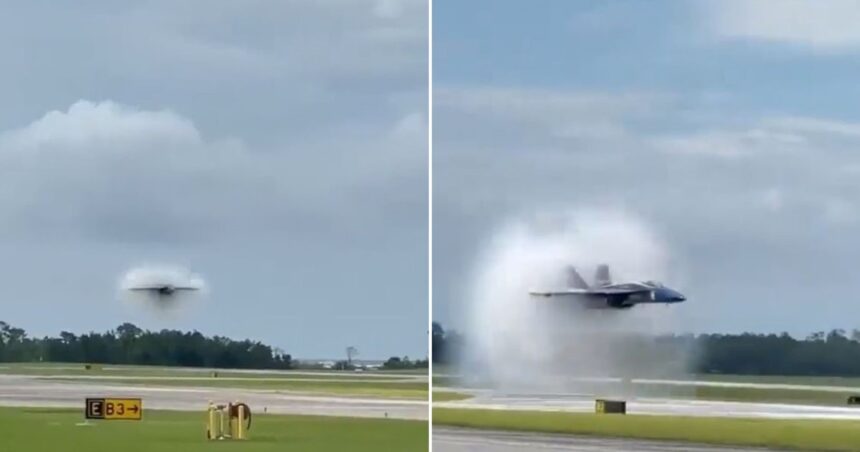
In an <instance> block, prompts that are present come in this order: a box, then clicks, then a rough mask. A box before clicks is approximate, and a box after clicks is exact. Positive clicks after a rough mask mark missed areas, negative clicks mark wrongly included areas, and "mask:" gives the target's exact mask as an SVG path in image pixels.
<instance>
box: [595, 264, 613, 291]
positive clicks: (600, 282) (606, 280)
mask: <svg viewBox="0 0 860 452" xmlns="http://www.w3.org/2000/svg"><path fill="white" fill-rule="evenodd" d="M594 284H595V285H597V286H608V285H610V284H612V277H610V276H609V266H608V265H606V264H601V265H598V266H597V273H596V274H595V275H594Z"/></svg>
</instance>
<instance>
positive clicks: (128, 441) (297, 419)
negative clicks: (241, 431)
mask: <svg viewBox="0 0 860 452" xmlns="http://www.w3.org/2000/svg"><path fill="white" fill-rule="evenodd" d="M82 417H83V415H82V413H81V411H80V410H52V409H26V408H0V426H2V427H0V430H2V432H3V434H2V450H4V451H5V450H8V451H62V450H76V451H86V452H116V451H122V452H143V451H158V452H198V451H199V452H203V451H206V452H211V451H222V450H242V451H243V452H244V451H247V452H270V451H271V452H274V451H278V452H280V451H284V450H288V451H307V452H323V451H332V452H334V451H338V452H339V451H344V450H349V451H356V452H364V451H366V452H371V451H373V452H375V451H378V450H396V451H404V452H409V451H426V450H428V447H427V443H428V428H427V423H426V422H422V421H404V420H395V419H359V418H335V417H323V416H274V415H261V414H255V415H254V417H253V423H252V425H251V430H250V431H249V439H248V440H246V441H243V442H241V444H239V443H238V442H231V441H222V442H209V441H207V440H206V439H205V428H206V427H205V413H204V412H202V411H201V412H200V413H180V412H165V411H147V412H146V413H145V414H144V420H142V421H139V422H135V421H100V422H95V423H93V425H91V426H77V425H76V424H77V423H80V422H82V421H83V419H82Z"/></svg>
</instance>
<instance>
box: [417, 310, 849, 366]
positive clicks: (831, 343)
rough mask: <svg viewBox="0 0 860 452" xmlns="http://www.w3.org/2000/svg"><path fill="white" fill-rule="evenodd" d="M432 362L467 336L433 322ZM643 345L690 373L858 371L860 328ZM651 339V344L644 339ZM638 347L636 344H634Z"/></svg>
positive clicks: (680, 338)
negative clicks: (680, 361)
mask: <svg viewBox="0 0 860 452" xmlns="http://www.w3.org/2000/svg"><path fill="white" fill-rule="evenodd" d="M432 340H433V356H432V359H433V362H434V363H440V364H451V363H455V362H456V361H457V358H458V357H459V356H461V353H462V351H463V350H464V348H465V347H466V343H467V341H468V338H467V337H466V336H464V335H462V334H460V333H458V332H456V331H446V330H445V329H444V328H443V327H442V325H441V324H439V323H437V322H434V323H433V331H432ZM631 340H638V341H640V343H638V344H636V346H637V347H639V350H646V348H647V351H648V353H649V354H650V356H655V354H656V353H665V354H667V355H671V354H676V355H678V354H681V353H687V354H689V355H690V357H691V358H692V359H690V360H689V363H688V364H687V365H688V367H689V369H688V370H689V371H690V372H694V373H702V374H709V373H710V374H737V375H798V376H844V377H856V376H860V330H853V331H851V332H850V333H849V332H846V331H845V330H841V329H835V330H832V331H830V332H816V333H813V334H810V335H809V336H807V337H805V338H795V337H793V336H791V335H789V334H788V333H781V334H754V333H743V334H701V335H693V334H685V335H665V336H659V337H650V338H643V337H638V338H636V339H631ZM646 340H647V343H645V341H646ZM634 349H635V348H634Z"/></svg>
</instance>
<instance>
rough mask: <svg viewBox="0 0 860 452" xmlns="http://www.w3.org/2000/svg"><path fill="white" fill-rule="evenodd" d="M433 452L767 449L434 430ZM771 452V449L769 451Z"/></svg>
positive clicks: (718, 451)
mask: <svg viewBox="0 0 860 452" xmlns="http://www.w3.org/2000/svg"><path fill="white" fill-rule="evenodd" d="M433 450H434V452H520V451H524V450H543V451H555V450H558V451H568V452H577V451H579V452H605V451H610V450H611V451H616V452H658V451H659V452H729V451H733V452H738V451H740V452H745V451H748V452H753V451H756V452H759V451H763V450H765V449H744V448H738V447H732V448H721V447H712V446H704V445H696V444H684V443H674V442H663V441H643V440H635V439H609V438H595V437H584V436H568V435H549V434H542V433H541V434H533V433H515V432H500V431H490V430H470V429H454V428H441V427H436V426H434V427H433ZM770 450H772V449H770Z"/></svg>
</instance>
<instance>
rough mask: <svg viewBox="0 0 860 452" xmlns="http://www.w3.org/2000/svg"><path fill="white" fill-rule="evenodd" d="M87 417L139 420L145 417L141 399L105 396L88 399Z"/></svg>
mask: <svg viewBox="0 0 860 452" xmlns="http://www.w3.org/2000/svg"><path fill="white" fill-rule="evenodd" d="M86 418H87V419H102V420H127V421H139V420H141V419H142V418H143V401H142V400H141V399H120V398H103V399H90V398H88V399H87V400H86Z"/></svg>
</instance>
